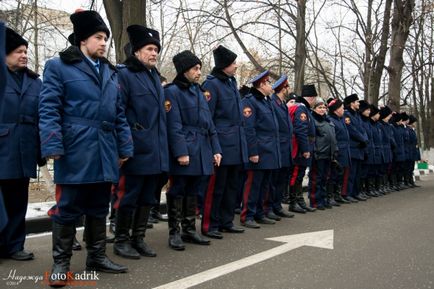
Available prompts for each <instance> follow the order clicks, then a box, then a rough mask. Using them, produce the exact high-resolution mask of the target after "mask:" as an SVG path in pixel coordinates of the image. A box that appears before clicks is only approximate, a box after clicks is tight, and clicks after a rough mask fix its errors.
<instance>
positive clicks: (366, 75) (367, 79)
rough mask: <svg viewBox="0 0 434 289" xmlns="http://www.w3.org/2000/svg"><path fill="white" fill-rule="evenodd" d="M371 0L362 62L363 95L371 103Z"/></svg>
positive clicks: (370, 1)
mask: <svg viewBox="0 0 434 289" xmlns="http://www.w3.org/2000/svg"><path fill="white" fill-rule="evenodd" d="M372 2H373V0H368V15H367V16H366V31H365V40H366V43H365V61H364V63H363V66H364V70H363V91H364V92H365V97H367V98H368V101H369V102H370V103H372V99H371V94H370V91H369V88H370V87H371V86H370V81H371V78H370V77H369V76H370V75H371V70H372V52H373V48H374V47H373V46H374V45H373V35H372Z"/></svg>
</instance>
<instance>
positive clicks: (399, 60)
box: [388, 0, 415, 111]
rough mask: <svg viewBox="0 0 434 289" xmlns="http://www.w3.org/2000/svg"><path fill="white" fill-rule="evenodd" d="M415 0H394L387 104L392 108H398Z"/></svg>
mask: <svg viewBox="0 0 434 289" xmlns="http://www.w3.org/2000/svg"><path fill="white" fill-rule="evenodd" d="M414 1H415V0H395V1H394V3H395V5H394V9H393V16H392V47H391V49H390V62H389V67H388V71H389V105H390V107H391V108H392V109H393V110H397V111H399V109H400V95H401V76H402V68H403V67H404V60H403V57H402V56H403V53H404V48H405V43H406V41H407V38H408V35H409V32H410V26H411V24H412V21H413V17H412V12H413V9H414Z"/></svg>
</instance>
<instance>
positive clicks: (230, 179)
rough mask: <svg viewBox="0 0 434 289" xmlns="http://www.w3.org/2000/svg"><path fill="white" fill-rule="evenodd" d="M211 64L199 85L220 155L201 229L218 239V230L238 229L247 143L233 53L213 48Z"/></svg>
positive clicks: (236, 66) (231, 231) (233, 230)
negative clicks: (203, 91) (237, 211)
mask: <svg viewBox="0 0 434 289" xmlns="http://www.w3.org/2000/svg"><path fill="white" fill-rule="evenodd" d="M213 55H214V63H215V66H214V68H213V70H212V71H211V74H210V75H208V76H207V78H206V80H205V82H204V83H203V85H202V87H203V89H205V90H206V91H205V94H206V95H207V101H208V106H209V109H210V111H211V115H212V117H213V121H214V124H215V126H216V130H217V135H218V137H219V143H220V146H221V148H222V155H223V156H224V157H223V159H222V162H221V165H220V167H216V168H215V172H214V174H213V175H212V176H211V178H210V180H209V184H208V189H207V191H206V195H205V202H204V206H203V216H202V233H203V234H204V235H205V236H208V237H210V238H214V239H222V238H223V235H222V234H221V233H220V231H223V232H228V233H242V232H244V229H242V228H238V227H236V226H235V225H234V223H233V220H234V215H235V207H236V205H237V204H236V201H237V194H238V192H239V190H240V187H241V185H242V184H241V182H240V174H241V170H242V168H243V167H242V166H243V164H244V163H246V162H247V143H246V135H245V132H244V126H243V116H242V111H241V98H240V94H239V92H238V85H237V81H236V79H235V73H236V72H237V68H238V65H237V62H236V58H237V55H236V54H235V53H234V52H232V51H231V50H229V49H227V48H226V47H224V46H222V45H220V46H218V47H217V48H216V49H214V51H213Z"/></svg>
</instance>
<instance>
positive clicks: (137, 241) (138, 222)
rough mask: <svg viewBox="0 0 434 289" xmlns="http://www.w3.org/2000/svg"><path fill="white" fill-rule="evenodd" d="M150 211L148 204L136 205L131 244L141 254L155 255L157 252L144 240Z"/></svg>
mask: <svg viewBox="0 0 434 289" xmlns="http://www.w3.org/2000/svg"><path fill="white" fill-rule="evenodd" d="M150 211H151V207H150V206H143V207H138V208H137V209H136V212H135V213H134V219H133V225H132V233H131V245H132V246H133V248H134V249H136V250H137V252H139V254H140V255H142V256H146V257H156V256H157V253H155V251H154V250H152V248H151V247H149V246H148V244H146V243H145V241H144V238H145V233H146V225H147V222H148V217H149V214H150Z"/></svg>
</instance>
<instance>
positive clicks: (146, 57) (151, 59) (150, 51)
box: [134, 44, 158, 69]
mask: <svg viewBox="0 0 434 289" xmlns="http://www.w3.org/2000/svg"><path fill="white" fill-rule="evenodd" d="M134 54H135V56H136V57H137V59H139V60H140V61H141V62H142V63H143V64H144V65H145V66H146V67H147V68H148V69H151V68H154V67H155V66H156V65H157V57H158V47H157V45H155V44H148V45H145V46H143V47H142V48H140V49H139V50H137V51H136V52H135V53H134Z"/></svg>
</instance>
